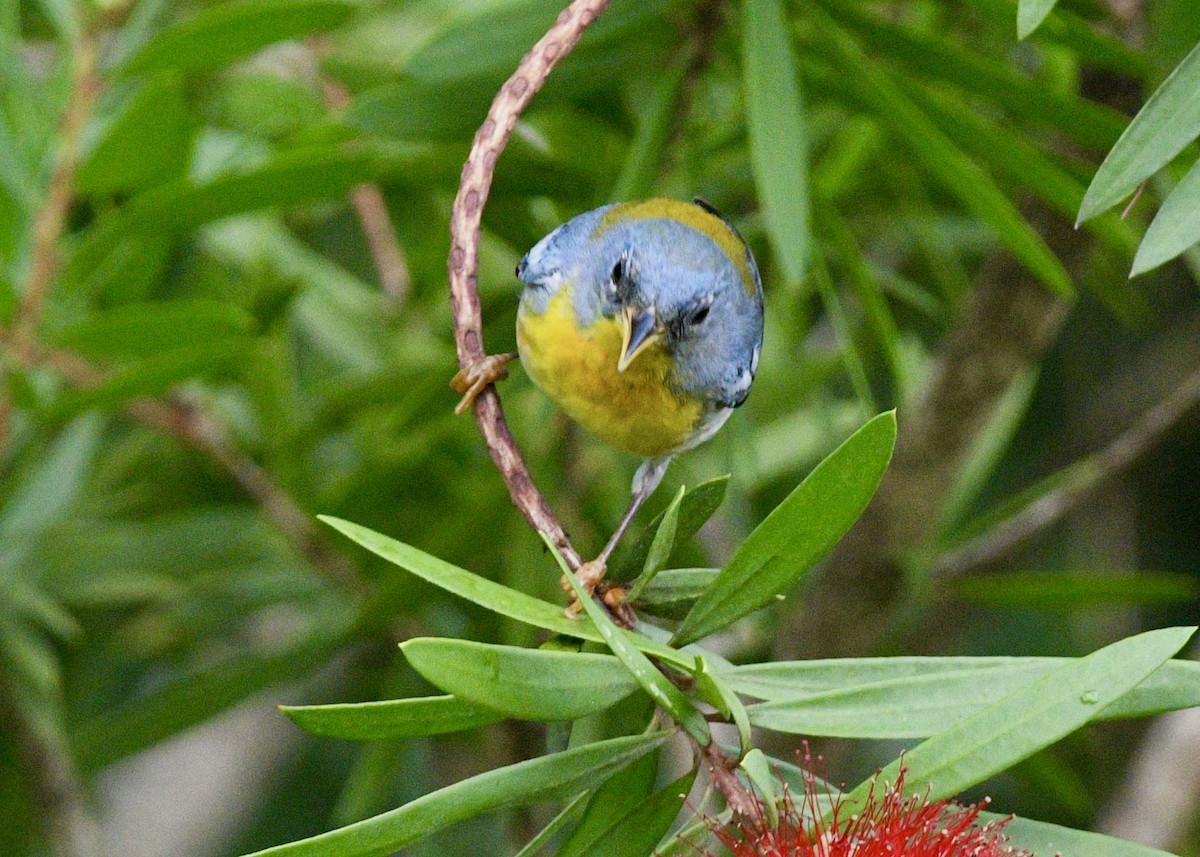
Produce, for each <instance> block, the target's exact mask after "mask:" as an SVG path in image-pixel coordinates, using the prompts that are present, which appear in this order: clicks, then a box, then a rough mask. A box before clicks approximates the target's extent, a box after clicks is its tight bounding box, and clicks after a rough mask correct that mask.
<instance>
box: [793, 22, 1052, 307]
mask: <svg viewBox="0 0 1200 857" xmlns="http://www.w3.org/2000/svg"><path fill="white" fill-rule="evenodd" d="M814 20H818V21H820V20H821V17H820V16H819V15H818V16H815V18H814ZM825 24H826V25H825V26H823V27H822V28H821V32H822V33H823V34H824V35H825V36H826V43H827V45H828V48H829V51H828V57H829V59H830V60H832V61H833V62H835V63H836V68H837V69H838V70H839V71H840V72H841V73H840V75H839V76H838V80H839V82H840V83H841V85H842V86H844V87H845V88H846V89H847V90H848V91H849V92H850V93H851V94H852V95H853V96H854V97H855V98H856V99H858V100H861V101H862V102H864V103H865V104H867V105H869V106H870V108H871V110H872V112H873V115H874V116H875V118H876V119H877V120H878V121H879V122H880V123H881V124H882V125H883V126H884V127H886V128H887V129H888V131H889V132H890V133H891V135H892V136H893V137H894V138H895V139H896V140H897V141H898V142H899V143H901V144H902V145H903V146H904V147H905V148H907V149H908V151H909V152H910V153H911V154H912V155H913V157H914V158H915V159H916V160H917V162H918V163H919V164H920V165H921V167H922V168H923V169H924V170H925V171H926V172H928V173H929V175H930V176H931V177H932V178H934V179H935V180H936V181H937V182H938V183H939V184H941V186H942V187H943V188H944V189H945V190H946V192H947V193H949V194H951V195H953V196H954V197H955V198H957V199H958V200H959V201H960V202H961V203H962V204H963V205H964V206H965V207H966V208H967V209H968V210H970V211H971V212H972V213H973V214H975V216H976V217H978V218H979V219H980V220H982V221H983V222H984V223H987V224H988V225H989V226H990V227H991V228H992V229H993V230H995V232H996V235H997V236H998V237H999V238H1000V240H1001V241H1002V242H1004V244H1005V245H1006V246H1007V247H1008V248H1009V250H1011V251H1012V253H1013V255H1014V256H1016V257H1017V259H1018V260H1019V261H1020V262H1021V264H1022V265H1024V266H1025V267H1026V268H1027V269H1028V270H1029V271H1030V272H1031V273H1032V274H1034V275H1035V276H1036V277H1037V278H1038V279H1039V280H1041V281H1042V282H1043V283H1044V284H1045V285H1046V286H1047V287H1049V288H1050V289H1051V290H1053V291H1054V292H1056V293H1057V294H1060V295H1062V296H1064V297H1070V296H1072V295H1073V294H1074V288H1073V287H1072V285H1071V278H1070V276H1069V275H1068V274H1067V271H1066V269H1065V268H1064V267H1063V264H1062V262H1061V261H1059V259H1058V257H1057V256H1055V255H1054V253H1053V251H1051V250H1050V248H1049V247H1048V246H1046V243H1045V241H1043V240H1042V238H1041V237H1040V236H1039V235H1038V233H1037V232H1036V231H1035V230H1034V229H1033V228H1032V227H1031V226H1030V225H1029V224H1028V223H1026V222H1025V220H1024V219H1023V218H1022V217H1021V213H1020V212H1019V211H1018V210H1017V207H1016V206H1015V205H1014V204H1013V202H1012V201H1011V200H1010V199H1009V198H1008V197H1007V196H1005V194H1004V192H1003V191H1002V190H1001V189H1000V188H999V187H998V186H997V185H996V182H995V180H994V179H993V178H992V177H991V176H990V175H989V174H988V173H987V172H985V171H984V170H983V169H981V168H980V167H979V166H978V165H977V164H976V163H975V162H974V161H973V160H971V159H970V158H969V157H967V155H966V154H964V153H963V152H962V150H961V149H959V148H958V147H957V146H955V145H954V144H953V143H952V142H951V141H950V140H949V139H948V138H947V137H946V135H945V134H943V133H942V131H941V130H940V129H939V128H938V127H937V125H935V124H934V123H933V121H932V120H930V118H929V117H928V116H927V115H926V114H925V113H924V112H923V111H922V110H921V109H920V108H919V107H918V106H917V105H916V104H914V103H913V102H912V101H911V100H910V99H909V98H908V96H906V95H905V94H904V93H903V91H902V90H901V89H900V87H899V86H898V85H897V84H896V83H895V82H894V81H893V80H892V78H891V77H890V76H889V75H888V74H887V72H886V71H885V70H884V69H883V68H882V67H881V66H879V64H878V63H877V62H875V61H874V60H873V59H872V58H871V57H869V56H868V55H867V54H866V53H865V52H864V51H863V49H862V48H861V47H860V46H859V45H858V44H857V43H855V42H854V41H853V39H851V38H850V37H849V36H848V35H847V34H846V33H845V32H843V31H842V30H841V29H839V28H838V27H837V26H836V25H835V24H833V23H832V22H831V21H828V19H825Z"/></svg>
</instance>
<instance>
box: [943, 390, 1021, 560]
mask: <svg viewBox="0 0 1200 857" xmlns="http://www.w3.org/2000/svg"><path fill="white" fill-rule="evenodd" d="M1038 377H1039V372H1038V370H1037V369H1036V368H1025V369H1022V370H1019V371H1018V372H1017V373H1016V374H1015V375H1013V377H1012V380H1011V381H1009V384H1008V389H1007V390H1005V391H1004V394H1003V395H1002V396H1001V397H1000V401H998V402H997V403H996V404H995V405H994V406H993V408H992V414H991V416H990V417H989V418H988V420H987V422H986V423H984V426H983V428H982V429H980V431H979V433H978V435H977V436H976V438H975V440H974V442H973V443H972V444H971V447H970V449H969V450H968V452H967V455H966V458H965V460H964V462H963V464H962V466H961V467H960V468H959V472H958V477H957V479H956V480H955V484H954V486H953V488H952V490H951V492H950V496H949V498H948V499H946V500H945V501H944V502H943V504H942V511H941V514H940V520H939V522H938V531H939V533H942V534H945V533H948V532H950V531H952V530H953V529H954V528H955V527H957V526H958V525H959V524H960V523H961V522H962V520H963V518H964V517H965V515H966V513H967V510H968V509H969V508H970V507H971V504H972V503H974V502H975V500H976V499H977V498H978V497H979V495H980V493H981V492H982V491H983V488H984V486H985V485H986V484H987V481H988V479H989V478H990V477H991V475H992V473H993V472H994V471H995V469H996V467H997V465H999V463H1000V459H1001V458H1002V457H1003V455H1004V453H1005V451H1006V450H1007V449H1008V447H1009V444H1010V443H1011V442H1012V439H1013V437H1014V436H1015V435H1016V433H1017V429H1018V428H1019V427H1020V425H1021V421H1022V420H1023V419H1024V417H1025V413H1026V411H1027V410H1028V408H1029V403H1030V402H1031V401H1032V400H1033V393H1034V390H1036V389H1037V382H1038ZM942 538H945V536H944V535H943V536H942Z"/></svg>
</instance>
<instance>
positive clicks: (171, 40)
mask: <svg viewBox="0 0 1200 857" xmlns="http://www.w3.org/2000/svg"><path fill="white" fill-rule="evenodd" d="M357 5H358V4H356V3H354V2H351V0H241V2H234V3H224V4H221V5H219V6H210V7H208V8H206V9H205V10H204V11H202V12H200V13H198V14H196V15H194V16H193V17H191V18H189V19H188V20H186V21H182V22H180V23H178V24H175V25H173V26H171V27H168V28H167V29H165V30H163V31H162V32H161V33H159V34H158V35H157V36H155V37H154V38H153V39H152V40H151V41H149V42H148V43H147V44H146V45H145V46H144V47H142V48H141V50H139V51H137V53H135V54H134V55H133V56H131V57H130V58H129V59H128V61H126V62H125V63H124V64H123V65H122V66H121V67H120V71H122V72H124V73H126V74H150V73H152V72H156V71H162V70H165V69H175V70H176V71H182V72H191V71H199V70H201V69H212V68H218V67H220V66H224V65H228V64H230V63H232V62H234V61H235V60H239V59H241V58H242V57H246V56H249V55H250V54H252V53H254V52H255V51H258V50H259V49H261V48H265V47H266V46H267V45H272V44H274V43H275V42H281V41H284V40H285V39H296V38H300V37H302V36H306V35H308V34H310V33H315V32H319V31H321V30H331V29H333V28H335V27H338V26H340V25H341V24H343V23H345V22H346V21H347V20H348V19H349V18H350V16H351V15H352V14H353V13H354V11H355V9H356V8H357Z"/></svg>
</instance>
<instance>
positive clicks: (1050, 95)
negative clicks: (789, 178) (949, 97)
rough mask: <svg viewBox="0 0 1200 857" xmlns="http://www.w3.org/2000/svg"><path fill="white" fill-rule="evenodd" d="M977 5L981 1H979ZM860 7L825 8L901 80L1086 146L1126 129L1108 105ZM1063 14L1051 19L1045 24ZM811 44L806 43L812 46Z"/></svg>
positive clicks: (1107, 141)
mask: <svg viewBox="0 0 1200 857" xmlns="http://www.w3.org/2000/svg"><path fill="white" fill-rule="evenodd" d="M1001 2H1002V3H1003V5H1004V9H1003V15H1004V17H1005V19H1006V20H1011V18H1009V16H1011V15H1012V8H1011V4H1010V3H1009V2H1008V0H1001ZM976 5H977V6H978V5H980V3H979V0H976ZM863 8H866V7H864V6H860V5H858V4H851V3H838V4H831V5H830V6H829V8H828V11H829V12H830V13H831V14H834V15H836V16H837V18H838V20H839V21H841V22H844V23H845V24H847V25H848V26H849V27H851V28H852V29H854V30H855V31H856V32H857V33H858V34H859V35H860V36H861V37H862V39H863V41H864V42H866V43H868V44H870V45H871V52H872V55H873V56H878V57H881V58H883V59H887V60H889V61H894V62H897V63H898V64H900V65H901V66H903V67H904V71H905V74H903V75H902V76H903V77H905V78H910V77H916V78H918V79H922V80H925V79H932V80H934V81H938V82H945V83H949V84H951V85H952V86H953V87H955V88H957V89H958V90H961V91H962V92H963V93H964V94H965V95H966V96H967V97H968V99H970V101H971V102H974V101H976V100H984V101H987V102H991V103H993V104H996V105H998V106H1000V107H1001V108H1003V109H1004V111H1005V112H1006V113H1007V114H1008V115H1009V116H1011V117H1014V118H1020V119H1021V120H1024V121H1031V122H1034V123H1037V124H1039V125H1042V126H1044V127H1047V128H1051V129H1054V130H1055V131H1058V132H1059V133H1061V134H1063V135H1065V136H1066V137H1068V138H1069V139H1073V140H1076V141H1077V142H1079V143H1081V144H1083V145H1085V146H1091V147H1095V148H1108V147H1110V146H1112V145H1113V143H1115V142H1116V140H1117V138H1118V137H1120V136H1121V132H1122V131H1123V130H1124V129H1125V125H1126V117H1125V116H1124V115H1123V114H1122V113H1120V112H1119V111H1118V110H1115V109H1114V108H1112V107H1108V106H1106V105H1103V104H1098V103H1097V102H1094V101H1089V100H1088V99H1086V98H1084V97H1082V96H1080V95H1078V94H1077V93H1075V92H1073V91H1063V90H1060V89H1056V88H1054V87H1050V86H1047V85H1046V82H1045V81H1044V80H1040V79H1038V78H1035V77H1031V76H1029V75H1026V74H1021V73H1019V72H1017V71H1014V69H1013V67H1012V64H1011V63H1007V62H1004V61H1003V60H999V59H995V58H993V57H990V56H988V55H987V54H986V53H984V52H983V51H980V50H979V49H978V48H975V47H971V46H968V45H961V44H958V43H957V41H956V40H954V39H947V38H945V36H944V33H943V32H941V31H939V30H937V29H936V28H933V29H931V30H929V31H924V32H922V31H920V30H918V29H916V28H914V27H910V26H903V25H897V24H893V23H890V22H886V21H883V20H880V19H879V17H877V16H875V15H872V14H868V13H865V12H863V11H860V10H861V9H863ZM1062 17H1063V16H1062V15H1058V16H1056V17H1055V18H1052V19H1051V20H1050V21H1049V22H1047V26H1050V25H1053V24H1054V23H1056V22H1057V21H1059V20H1061V19H1062ZM813 44H814V43H813V42H812V41H810V42H809V45H810V46H812V45H813ZM816 44H819V43H816ZM806 53H807V52H806ZM854 88H855V87H853V86H851V87H850V89H854ZM938 88H939V89H943V87H940V86H939V87H938ZM967 109H968V110H974V108H971V107H968V108H967Z"/></svg>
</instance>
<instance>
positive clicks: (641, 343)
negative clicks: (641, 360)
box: [617, 307, 663, 372]
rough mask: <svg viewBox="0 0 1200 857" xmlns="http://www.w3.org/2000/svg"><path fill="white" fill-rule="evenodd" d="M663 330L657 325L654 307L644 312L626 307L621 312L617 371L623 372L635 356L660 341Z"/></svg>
mask: <svg viewBox="0 0 1200 857" xmlns="http://www.w3.org/2000/svg"><path fill="white" fill-rule="evenodd" d="M662 336H663V328H662V326H661V325H660V324H659V323H658V314H657V313H656V312H655V311H654V307H650V308H648V309H644V310H640V311H637V310H632V309H630V308H629V307H626V308H625V309H623V310H622V311H621V359H620V360H618V361H617V371H618V372H624V371H625V370H626V369H627V368H628V367H629V364H630V363H632V362H633V361H634V360H636V359H637V356H638V355H639V354H641V353H642V352H643V351H645V350H646V349H647V348H649V347H650V346H651V345H652V344H654V343H655V342H658V341H659V340H660V339H662Z"/></svg>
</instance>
